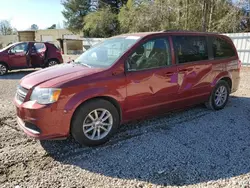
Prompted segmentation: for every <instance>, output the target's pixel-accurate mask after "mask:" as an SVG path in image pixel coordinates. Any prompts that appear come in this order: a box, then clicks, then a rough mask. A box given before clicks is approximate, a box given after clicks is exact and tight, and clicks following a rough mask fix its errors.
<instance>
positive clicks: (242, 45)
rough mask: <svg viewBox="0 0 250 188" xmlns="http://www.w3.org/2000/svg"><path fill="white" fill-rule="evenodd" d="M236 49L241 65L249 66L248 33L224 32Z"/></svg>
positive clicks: (249, 45)
mask: <svg viewBox="0 0 250 188" xmlns="http://www.w3.org/2000/svg"><path fill="white" fill-rule="evenodd" d="M224 35H227V36H228V37H230V38H231V39H232V41H233V43H234V45H235V47H236V49H237V52H238V55H239V58H240V60H241V62H242V65H245V66H250V33H226V34H224Z"/></svg>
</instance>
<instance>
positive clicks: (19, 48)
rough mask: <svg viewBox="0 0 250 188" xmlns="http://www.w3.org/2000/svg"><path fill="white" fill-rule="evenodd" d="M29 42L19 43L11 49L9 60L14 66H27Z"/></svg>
mask: <svg viewBox="0 0 250 188" xmlns="http://www.w3.org/2000/svg"><path fill="white" fill-rule="evenodd" d="M27 51H28V43H26V42H24V43H19V44H17V45H15V46H13V47H12V48H11V49H10V50H9V62H10V66H11V67H13V68H25V67H27V66H28V65H27V56H26V55H27Z"/></svg>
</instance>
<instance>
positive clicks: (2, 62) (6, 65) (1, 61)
mask: <svg viewBox="0 0 250 188" xmlns="http://www.w3.org/2000/svg"><path fill="white" fill-rule="evenodd" d="M0 63H2V64H4V65H6V66H7V68H8V69H9V70H10V67H9V65H8V64H7V63H6V62H4V61H0Z"/></svg>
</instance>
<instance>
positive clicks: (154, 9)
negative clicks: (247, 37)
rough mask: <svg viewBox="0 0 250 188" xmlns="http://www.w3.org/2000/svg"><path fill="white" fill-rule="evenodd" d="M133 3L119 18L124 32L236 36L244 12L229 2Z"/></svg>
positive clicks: (159, 0)
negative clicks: (179, 31) (192, 32)
mask: <svg viewBox="0 0 250 188" xmlns="http://www.w3.org/2000/svg"><path fill="white" fill-rule="evenodd" d="M132 1H133V0H129V1H128V3H127V5H126V6H123V7H122V8H121V10H120V13H119V15H118V20H119V24H120V28H121V32H140V31H160V30H168V29H175V30H176V29H179V30H183V29H184V30H195V31H211V32H235V31H236V30H237V29H238V28H239V25H240V20H241V19H240V14H241V10H240V9H239V8H237V7H236V6H235V5H234V4H232V2H231V1H228V0H154V1H146V0H145V1H142V2H141V3H139V4H138V1H136V0H134V1H133V2H132ZM136 2H137V4H136ZM131 3H132V5H133V6H131Z"/></svg>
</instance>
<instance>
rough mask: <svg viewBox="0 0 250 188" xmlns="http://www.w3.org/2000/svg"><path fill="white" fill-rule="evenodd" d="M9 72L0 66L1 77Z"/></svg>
mask: <svg viewBox="0 0 250 188" xmlns="http://www.w3.org/2000/svg"><path fill="white" fill-rule="evenodd" d="M6 72H7V68H6V66H4V65H1V64H0V75H4V74H5V73H6Z"/></svg>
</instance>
